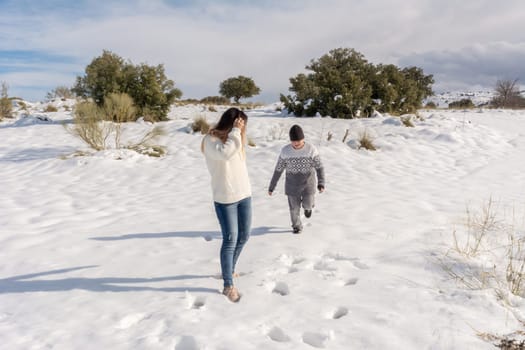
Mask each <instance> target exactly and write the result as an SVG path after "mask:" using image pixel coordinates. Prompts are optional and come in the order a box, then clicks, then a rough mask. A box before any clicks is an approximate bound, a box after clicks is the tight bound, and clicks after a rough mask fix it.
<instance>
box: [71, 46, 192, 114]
mask: <svg viewBox="0 0 525 350" xmlns="http://www.w3.org/2000/svg"><path fill="white" fill-rule="evenodd" d="M72 91H73V92H74V93H75V94H77V95H78V96H80V97H84V98H92V99H93V101H95V103H96V104H97V105H99V106H103V105H104V99H105V98H106V97H107V96H109V95H110V94H111V93H127V94H128V95H129V96H131V98H132V99H133V101H134V103H135V106H136V108H137V114H138V115H142V116H144V117H145V118H147V119H150V120H153V121H159V120H166V119H167V114H168V112H169V108H170V106H171V104H172V103H173V102H174V100H175V99H176V98H178V97H180V96H181V95H182V92H181V91H180V90H179V89H176V88H175V87H174V82H173V81H172V80H169V79H167V77H166V75H165V73H164V66H163V65H158V66H148V65H146V64H140V65H133V64H131V63H130V62H128V63H126V62H124V60H123V59H122V58H121V57H119V56H118V55H116V54H114V53H112V52H110V51H106V50H104V51H103V53H102V55H101V56H100V57H96V58H95V59H93V61H92V62H91V63H90V64H89V65H88V66H87V67H86V70H85V75H84V76H83V77H77V80H76V84H75V86H74V87H73V89H72Z"/></svg>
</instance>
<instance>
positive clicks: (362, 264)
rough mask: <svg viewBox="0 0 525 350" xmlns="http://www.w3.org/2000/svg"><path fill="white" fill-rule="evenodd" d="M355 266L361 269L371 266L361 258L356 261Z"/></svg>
mask: <svg viewBox="0 0 525 350" xmlns="http://www.w3.org/2000/svg"><path fill="white" fill-rule="evenodd" d="M354 266H355V267H357V268H358V269H360V270H368V269H369V268H370V267H369V266H368V265H367V264H365V263H362V262H360V261H359V260H356V261H354Z"/></svg>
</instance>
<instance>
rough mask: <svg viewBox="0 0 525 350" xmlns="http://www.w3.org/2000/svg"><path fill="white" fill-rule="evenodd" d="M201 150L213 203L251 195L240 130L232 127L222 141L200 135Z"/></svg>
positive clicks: (230, 201) (233, 201)
mask: <svg viewBox="0 0 525 350" xmlns="http://www.w3.org/2000/svg"><path fill="white" fill-rule="evenodd" d="M203 152H204V157H205V158H206V165H207V166H208V171H209V172H210V175H211V188H212V191H213V200H214V201H215V202H218V203H223V204H227V203H235V202H238V201H240V200H241V199H244V198H247V197H250V196H251V195H252V190H251V186H250V179H249V177H248V169H247V168H246V157H245V155H244V153H243V151H242V138H241V131H240V129H238V128H233V129H232V131H230V133H229V134H228V139H227V140H226V142H225V143H222V141H221V140H220V139H219V138H217V137H214V136H211V135H209V134H208V135H206V136H204V140H203Z"/></svg>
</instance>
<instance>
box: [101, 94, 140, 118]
mask: <svg viewBox="0 0 525 350" xmlns="http://www.w3.org/2000/svg"><path fill="white" fill-rule="evenodd" d="M103 111H104V119H105V120H109V121H113V122H117V123H126V122H132V121H135V120H136V119H137V109H136V108H135V106H134V105H133V99H132V98H131V97H130V96H129V95H128V94H117V93H112V94H109V95H108V96H107V97H106V98H105V99H104V107H103Z"/></svg>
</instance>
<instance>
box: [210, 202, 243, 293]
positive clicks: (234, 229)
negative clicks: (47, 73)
mask: <svg viewBox="0 0 525 350" xmlns="http://www.w3.org/2000/svg"><path fill="white" fill-rule="evenodd" d="M214 204H215V213H217V218H218V219H219V224H220V225H221V232H222V246H221V270H222V279H223V280H224V286H225V287H229V286H233V276H232V274H233V271H235V264H236V263H237V259H238V258H239V254H241V251H242V248H243V246H244V244H245V243H246V241H248V238H249V237H250V227H251V224H252V198H251V197H248V198H245V199H242V200H240V201H238V202H235V203H228V204H224V203H217V202H214Z"/></svg>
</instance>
